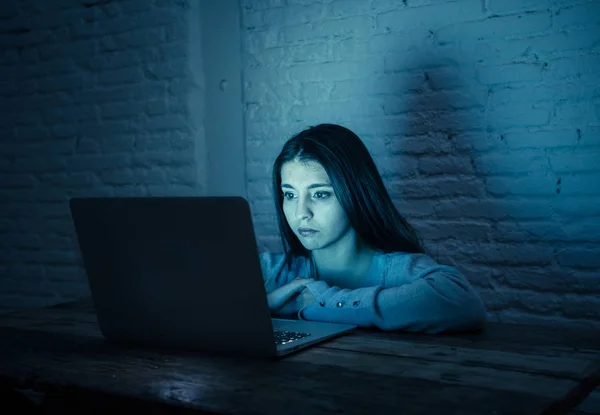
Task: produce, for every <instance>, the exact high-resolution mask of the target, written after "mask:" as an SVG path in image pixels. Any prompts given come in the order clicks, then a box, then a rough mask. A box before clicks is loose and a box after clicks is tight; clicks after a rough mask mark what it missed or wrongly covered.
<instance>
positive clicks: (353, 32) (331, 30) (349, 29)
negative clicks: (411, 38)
mask: <svg viewBox="0 0 600 415" xmlns="http://www.w3.org/2000/svg"><path fill="white" fill-rule="evenodd" d="M373 26H374V21H373V18H371V17H369V16H353V17H346V18H342V19H336V20H327V21H319V22H315V23H310V24H302V25H297V26H291V27H286V28H285V29H283V38H284V39H285V41H286V42H302V41H307V40H315V39H323V38H356V37H361V36H367V35H369V34H370V33H371V32H372V29H373Z"/></svg>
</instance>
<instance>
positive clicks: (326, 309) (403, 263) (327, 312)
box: [260, 252, 486, 333]
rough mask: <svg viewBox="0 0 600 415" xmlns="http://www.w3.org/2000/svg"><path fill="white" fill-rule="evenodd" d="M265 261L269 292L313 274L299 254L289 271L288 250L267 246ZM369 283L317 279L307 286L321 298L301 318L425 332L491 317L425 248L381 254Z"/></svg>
mask: <svg viewBox="0 0 600 415" xmlns="http://www.w3.org/2000/svg"><path fill="white" fill-rule="evenodd" d="M260 263H261V266H262V271H263V278H264V281H265V289H266V291H267V293H270V292H272V291H273V290H275V289H276V288H278V287H281V286H283V285H285V284H287V283H289V282H290V281H292V280H293V279H294V278H296V277H303V278H310V277H311V274H310V262H309V261H308V260H307V259H305V258H302V257H297V258H294V260H293V262H292V267H291V269H290V272H288V271H287V267H286V265H285V254H283V253H271V252H263V253H261V254H260ZM364 285H365V287H364V288H358V289H354V290H350V289H347V288H346V289H342V288H339V287H330V286H329V285H328V284H327V283H326V282H325V281H314V282H312V283H310V284H308V285H307V288H308V289H310V291H311V292H312V294H313V295H314V297H315V299H316V301H315V303H313V304H311V305H308V306H306V307H304V308H302V309H301V310H300V311H299V313H298V318H299V319H303V320H316V321H329V322H335V323H348V324H355V325H357V326H360V327H377V328H379V329H381V330H405V331H413V332H426V333H440V332H443V331H448V330H476V329H480V328H482V327H483V325H484V324H485V321H486V310H485V306H484V304H483V302H482V301H481V299H480V297H479V295H478V294H477V292H476V291H475V290H474V289H473V287H472V286H471V284H469V282H468V281H467V279H466V278H465V277H464V275H463V274H461V273H460V272H459V271H458V270H457V269H455V268H453V267H450V266H447V265H440V264H438V263H437V262H435V261H434V260H433V259H432V258H431V257H429V256H427V255H425V254H408V253H402V252H395V253H390V254H385V253H378V254H376V255H375V256H374V258H373V263H372V265H371V268H370V269H369V271H368V273H367V275H366V281H365V284H364Z"/></svg>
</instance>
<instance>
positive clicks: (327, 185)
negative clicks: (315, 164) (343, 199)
mask: <svg viewBox="0 0 600 415" xmlns="http://www.w3.org/2000/svg"><path fill="white" fill-rule="evenodd" d="M281 187H285V188H286V189H293V188H294V186H292V185H291V184H287V183H283V184H282V185H281ZM315 187H331V184H330V183H313V184H311V185H310V186H308V187H307V189H314V188H315Z"/></svg>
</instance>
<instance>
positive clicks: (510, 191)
mask: <svg viewBox="0 0 600 415" xmlns="http://www.w3.org/2000/svg"><path fill="white" fill-rule="evenodd" d="M556 187H557V185H556V179H555V178H553V177H552V176H546V175H541V174H536V175H530V176H528V177H489V178H487V179H486V181H485V188H486V190H487V192H488V193H489V194H490V195H492V196H497V197H507V196H522V197H523V196H526V197H539V196H546V197H549V196H554V195H556ZM563 187H565V186H563ZM598 193H600V190H599V191H598Z"/></svg>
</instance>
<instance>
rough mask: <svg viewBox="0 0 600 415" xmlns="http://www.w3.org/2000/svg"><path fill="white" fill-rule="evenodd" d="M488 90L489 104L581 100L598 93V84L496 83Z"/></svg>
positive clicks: (599, 89)
mask: <svg viewBox="0 0 600 415" xmlns="http://www.w3.org/2000/svg"><path fill="white" fill-rule="evenodd" d="M494 88H495V89H492V90H491V91H490V105H491V106H494V107H495V106H498V105H503V104H511V103H517V102H545V101H553V102H556V101H564V100H569V102H572V101H583V100H590V99H593V98H594V97H595V96H598V94H599V93H600V86H598V85H595V84H593V83H588V82H574V81H566V82H548V83H544V84H534V85H519V86H515V85H498V86H495V87H494Z"/></svg>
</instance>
